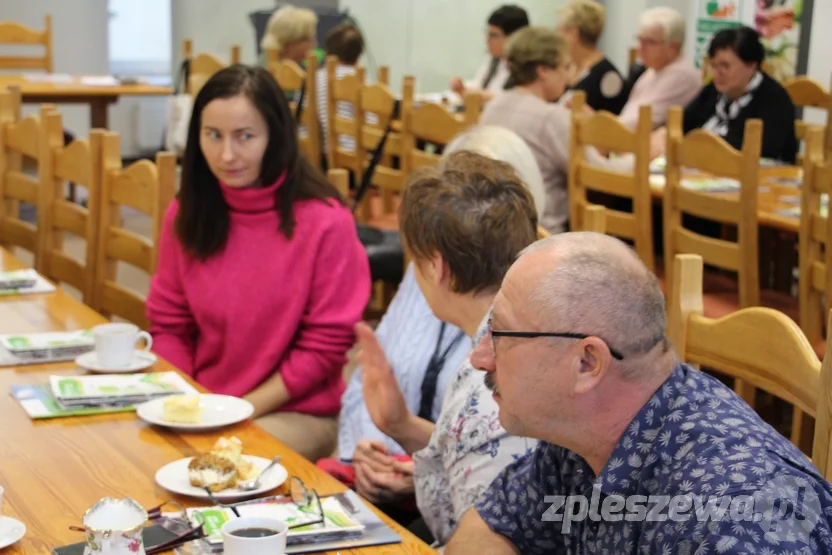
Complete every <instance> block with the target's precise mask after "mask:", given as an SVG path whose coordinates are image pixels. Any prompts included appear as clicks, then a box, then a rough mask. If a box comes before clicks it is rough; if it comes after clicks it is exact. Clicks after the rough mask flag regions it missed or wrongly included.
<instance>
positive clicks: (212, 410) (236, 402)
mask: <svg viewBox="0 0 832 555" xmlns="http://www.w3.org/2000/svg"><path fill="white" fill-rule="evenodd" d="M164 405H165V398H161V399H153V400H152V401H148V402H147V403H142V404H141V405H139V406H138V407H136V414H138V415H139V418H141V419H142V420H144V421H145V422H149V423H150V424H156V425H157V426H165V427H167V428H173V429H175V430H185V431H190V432H203V431H206V430H213V429H215V428H221V427H223V426H230V425H231V424H236V423H237V422H242V421H243V420H246V419H248V418H249V417H250V416H251V415H252V414H254V405H252V404H251V403H249V402H248V401H246V400H245V399H240V398H239V397H231V396H229V395H200V396H199V406H200V407H201V408H202V422H200V423H199V424H182V423H179V422H168V421H166V420H164V418H163V415H164Z"/></svg>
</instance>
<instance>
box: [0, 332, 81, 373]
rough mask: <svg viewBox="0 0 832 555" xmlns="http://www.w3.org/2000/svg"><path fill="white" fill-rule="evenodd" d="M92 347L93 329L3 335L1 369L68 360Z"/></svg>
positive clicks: (1, 338)
mask: <svg viewBox="0 0 832 555" xmlns="http://www.w3.org/2000/svg"><path fill="white" fill-rule="evenodd" d="M93 348H95V341H94V339H93V336H92V332H91V331H90V330H77V331H63V332H47V333H16V334H13V335H0V366H14V365H17V364H43V363H47V362H63V361H69V360H74V359H75V358H76V357H77V356H79V355H82V354H84V353H86V352H89V351H91V350H92V349H93Z"/></svg>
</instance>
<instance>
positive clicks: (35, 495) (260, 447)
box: [0, 249, 435, 555]
mask: <svg viewBox="0 0 832 555" xmlns="http://www.w3.org/2000/svg"><path fill="white" fill-rule="evenodd" d="M0 254H1V255H2V256H0V269H5V270H12V269H18V268H21V267H23V265H22V264H21V263H20V262H19V261H17V260H16V259H15V258H14V257H13V256H11V255H10V254H9V253H8V252H6V251H5V250H2V249H0ZM103 321H104V319H103V318H102V317H101V316H100V315H99V314H97V313H96V312H95V311H93V310H92V309H91V308H89V307H87V306H85V305H83V304H81V303H79V302H78V301H76V300H74V299H72V298H71V297H70V296H69V295H67V294H66V293H64V292H63V291H62V290H61V289H58V291H57V292H56V293H52V294H48V295H27V296H18V297H0V334H6V333H16V332H21V333H32V332H43V331H53V330H71V329H83V328H89V327H91V326H94V325H96V324H99V323H102V322H103ZM72 366H73V365H72V364H66V363H63V364H51V365H42V366H22V367H17V368H0V390H2V392H3V394H2V395H0V428H2V431H1V432H0V485H2V486H4V487H5V489H6V493H5V500H4V503H3V511H2V512H3V514H4V515H6V516H10V517H12V518H16V519H18V520H20V521H22V522H23V523H24V524H26V527H27V532H26V536H25V537H24V538H23V540H21V541H20V542H19V543H18V544H16V545H15V546H13V547H10V548H8V549H7V550H6V551H3V554H4V555H11V554H19V553H26V554H32V553H44V554H48V553H51V550H52V549H53V548H55V547H59V546H62V545H65V544H68V543H74V542H79V541H83V539H84V538H83V534H81V533H78V532H73V531H71V530H70V529H69V526H71V525H79V524H80V523H81V517H82V516H83V514H84V511H86V510H87V509H88V508H89V507H91V506H92V505H93V504H94V503H95V502H96V501H98V500H99V499H101V498H102V497H106V496H111V497H132V498H133V499H135V500H136V501H138V502H139V503H141V504H142V505H143V506H144V507H153V506H155V505H157V504H158V503H161V502H162V501H165V500H168V499H171V498H175V499H178V500H179V501H180V502H182V503H183V504H186V505H191V506H193V505H199V503H198V502H197V503H195V502H194V500H192V499H188V498H184V497H179V496H173V495H171V494H170V493H168V492H167V491H165V490H163V489H162V488H160V487H158V486H157V485H156V484H155V482H154V474H155V473H156V470H158V469H159V468H160V467H161V466H163V465H165V464H167V463H169V462H171V461H174V460H177V459H180V458H182V457H190V456H194V455H196V454H198V453H200V452H204V451H207V450H208V449H210V447H211V446H212V445H213V443H214V441H216V439H217V438H218V437H220V436H221V435H235V436H237V437H238V438H240V440H242V442H243V445H244V450H245V453H247V454H250V455H257V456H261V457H266V458H272V457H274V456H276V455H282V456H283V461H282V463H281V464H283V465H284V466H285V467H286V469H287V470H288V471H289V474H290V475H295V476H299V477H300V478H301V479H302V480H303V481H304V482H305V483H306V484H307V485H308V486H310V487H312V488H315V489H316V490H317V491H318V493H320V494H321V495H326V494H331V493H337V492H340V491H343V490H344V489H345V487H344V485H343V484H341V483H340V482H338V481H336V480H335V479H334V478H332V477H330V476H329V475H327V474H326V473H324V472H322V471H321V470H319V469H317V468H316V467H315V466H314V465H313V464H312V463H310V462H309V461H307V460H306V459H304V458H303V457H301V456H300V455H298V454H297V453H295V452H293V451H292V450H290V449H289V448H288V447H286V446H285V445H283V444H282V443H280V442H279V441H277V440H276V439H274V438H273V437H272V436H270V435H269V434H267V433H266V432H265V431H263V430H262V429H260V428H259V427H258V426H257V425H256V424H254V423H251V422H247V423H243V424H239V425H236V426H233V427H230V428H225V429H223V430H222V431H221V432H217V433H199V434H179V433H175V432H171V431H167V430H166V429H163V428H157V427H153V426H150V425H148V424H145V423H144V422H142V421H141V420H139V419H138V418H137V417H136V415H135V414H134V413H121V414H109V415H99V416H87V417H75V418H63V419H54V420H42V421H33V420H30V419H29V417H28V416H27V415H26V413H25V412H24V411H23V409H22V408H21V407H20V406H19V405H18V403H17V401H15V400H14V399H13V398H12V396H11V395H10V394H9V393H8V391H9V386H11V385H16V384H30V383H40V382H46V381H47V380H48V376H49V375H51V374H78V373H81V371H80V370H79V369H75V368H72ZM170 369H172V367H171V365H170V364H168V363H167V362H165V361H161V362H159V363H157V364H156V365H155V366H154V370H156V371H164V370H170ZM376 513H377V514H379V515H381V517H382V518H383V519H384V521H385V522H387V524H389V525H390V526H392V527H393V528H394V529H395V530H396V532H397V533H398V534H399V535H400V536H401V537H402V538H403V539H404V542H403V543H401V544H392V545H388V546H379V547H373V548H365V549H354V550H341V554H342V555H346V554H347V553H354V554H366V555H387V554H398V553H406V554H427V553H435V551H434V550H433V549H431V548H430V547H428V546H427V545H426V544H424V543H423V542H421V541H420V540H418V539H417V538H416V537H415V536H413V535H412V534H410V533H409V532H407V531H406V530H403V529H402V527H401V526H399V525H397V524H395V523H394V522H392V521H391V520H390V519H389V518H388V517H386V516H385V515H383V514H382V513H381V512H380V511H378V510H377V509H376Z"/></svg>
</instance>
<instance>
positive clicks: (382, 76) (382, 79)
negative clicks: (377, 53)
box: [376, 66, 390, 85]
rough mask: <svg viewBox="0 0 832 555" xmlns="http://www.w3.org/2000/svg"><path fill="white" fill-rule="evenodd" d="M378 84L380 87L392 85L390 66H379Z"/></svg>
mask: <svg viewBox="0 0 832 555" xmlns="http://www.w3.org/2000/svg"><path fill="white" fill-rule="evenodd" d="M376 82H377V83H378V84H380V85H389V84H390V66H378V72H377V73H376Z"/></svg>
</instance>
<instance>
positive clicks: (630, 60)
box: [627, 46, 638, 73]
mask: <svg viewBox="0 0 832 555" xmlns="http://www.w3.org/2000/svg"><path fill="white" fill-rule="evenodd" d="M637 63H638V48H636V47H634V46H633V47H630V51H629V52H628V54H627V72H628V73H629V72H630V71H632V69H633V66H635V65H636V64H637Z"/></svg>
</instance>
